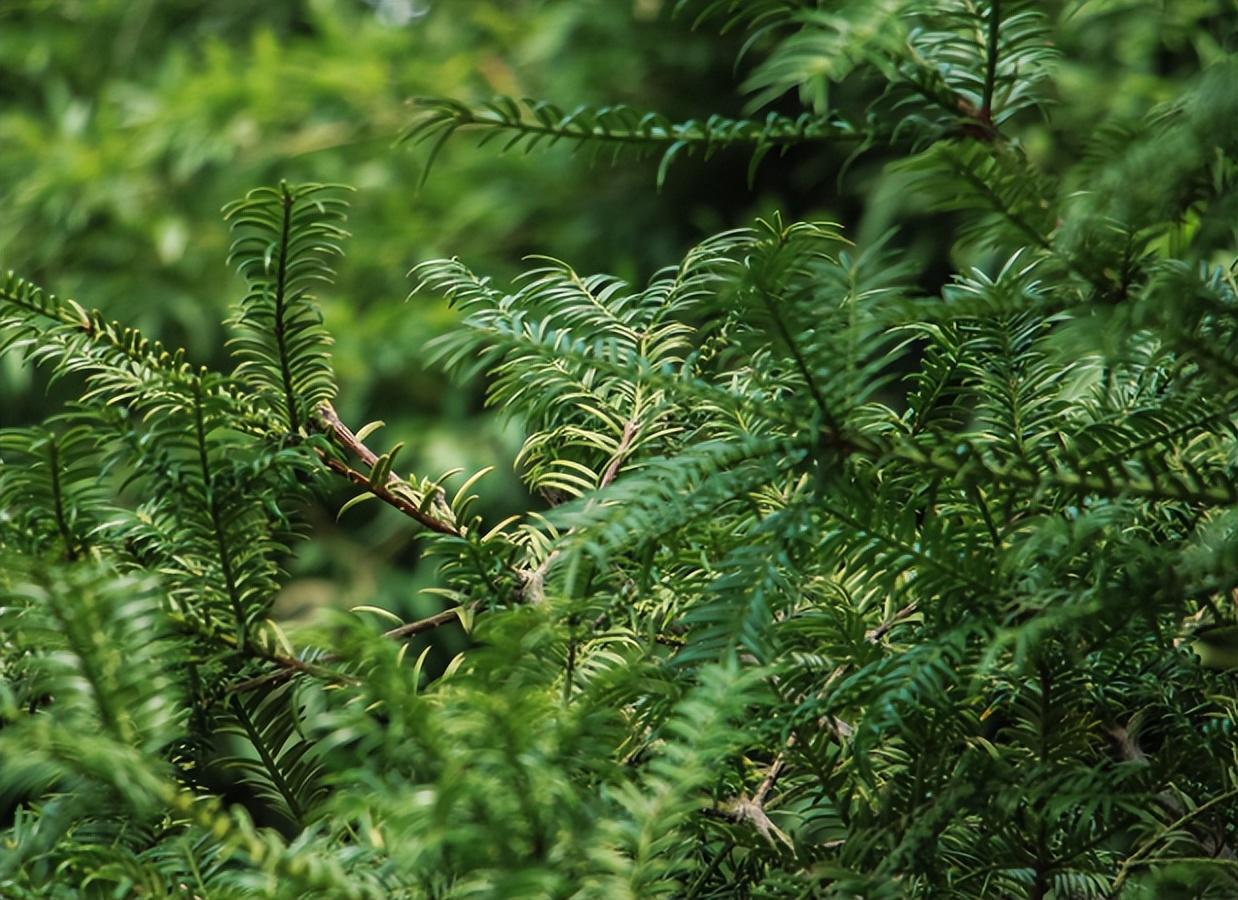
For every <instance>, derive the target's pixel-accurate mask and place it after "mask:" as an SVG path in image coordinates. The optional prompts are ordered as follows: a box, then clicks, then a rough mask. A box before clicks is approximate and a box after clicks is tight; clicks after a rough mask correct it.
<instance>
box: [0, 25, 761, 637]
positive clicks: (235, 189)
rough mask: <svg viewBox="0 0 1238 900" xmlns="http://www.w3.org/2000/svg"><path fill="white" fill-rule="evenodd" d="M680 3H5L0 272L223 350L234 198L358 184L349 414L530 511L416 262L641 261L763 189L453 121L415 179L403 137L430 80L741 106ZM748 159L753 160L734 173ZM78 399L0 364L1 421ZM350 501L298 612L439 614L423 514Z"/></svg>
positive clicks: (708, 226) (339, 297)
mask: <svg viewBox="0 0 1238 900" xmlns="http://www.w3.org/2000/svg"><path fill="white" fill-rule="evenodd" d="M667 13H668V10H666V9H664V8H663V4H661V3H659V2H657V0H635V2H632V0H620V2H615V0H599V2H588V0H584V2H570V3H540V2H530V0H504V2H501V3H498V2H473V0H451V2H429V0H268V2H264V3H253V2H251V0H212V2H210V3H202V2H198V0H193V2H191V0H50V2H38V0H5V2H4V3H3V4H0V205H2V208H3V214H2V215H0V268H4V269H13V270H15V271H17V272H19V273H21V274H22V275H23V276H24V277H27V278H29V279H31V280H33V281H35V282H36V283H39V284H42V285H43V286H45V287H46V288H47V289H49V290H52V291H54V292H55V293H57V294H61V295H66V296H71V297H73V298H75V299H77V300H78V301H79V302H81V303H83V304H85V305H87V306H94V307H98V308H100V309H102V310H103V311H104V312H105V314H106V315H107V316H108V317H109V318H113V319H117V320H119V321H121V322H123V323H125V324H127V325H134V326H136V327H138V328H140V329H141V330H142V331H143V332H144V333H145V334H147V335H148V336H150V337H153V338H158V339H160V340H162V341H164V342H165V343H166V344H168V345H171V346H184V347H186V348H187V349H188V351H189V353H190V356H191V358H192V359H194V360H195V361H198V362H202V363H206V364H209V365H212V366H215V367H219V368H225V369H226V368H228V367H229V365H230V363H229V361H228V351H227V348H226V346H225V341H226V337H227V335H226V332H225V329H224V327H223V325H222V320H223V319H224V318H225V317H226V316H227V314H228V310H229V307H230V305H231V304H232V303H233V302H234V301H235V300H237V299H238V298H239V297H240V295H241V293H242V290H241V284H240V281H239V279H238V278H237V277H236V276H235V275H234V274H233V273H232V272H231V271H230V270H229V268H228V267H227V265H226V264H225V257H226V253H227V246H228V240H229V238H228V234H227V230H226V228H225V226H224V225H223V223H222V221H221V218H220V213H219V211H220V207H222V206H223V205H224V204H225V203H226V202H228V201H229V200H231V199H234V198H236V197H239V196H241V195H243V194H244V193H245V192H246V191H247V190H249V189H250V188H252V187H255V186H258V185H263V184H274V183H276V182H278V181H279V180H280V179H286V180H288V181H291V182H299V181H328V182H343V183H346V184H350V185H353V186H354V187H356V188H357V190H356V193H355V194H353V195H352V197H351V201H352V211H351V217H350V222H349V228H350V230H351V232H352V234H353V237H352V239H351V240H350V241H349V243H348V245H347V247H346V253H347V255H346V258H345V259H344V260H343V261H342V263H341V264H340V266H339V277H338V280H337V283H336V285H335V286H334V287H333V288H330V289H326V290H323V291H322V292H321V297H320V300H321V303H322V306H323V310H324V314H325V318H326V323H327V326H328V328H329V329H330V330H331V332H332V333H333V334H334V335H335V338H336V345H335V353H334V361H335V365H336V368H337V373H338V379H339V386H340V396H339V401H338V404H337V405H338V407H339V409H340V412H341V414H342V415H343V417H344V418H345V420H346V421H349V422H351V423H353V424H354V427H358V426H359V425H360V424H362V423H364V422H366V421H369V420H371V419H380V418H381V419H383V420H384V421H386V423H387V427H386V428H385V429H384V430H382V431H380V432H379V433H378V434H377V435H376V436H375V438H374V439H373V443H374V444H375V445H376V446H378V447H380V448H386V447H389V446H390V445H391V444H392V443H394V442H395V441H397V440H399V441H404V442H405V444H406V449H405V450H404V452H403V453H402V455H401V459H400V463H399V467H400V468H401V469H412V470H414V471H416V472H418V473H419V474H433V475H437V474H438V473H440V472H442V471H444V470H446V469H449V468H454V467H462V468H464V469H467V470H474V469H477V468H480V467H483V466H486V465H495V466H496V469H495V472H494V473H493V474H491V475H490V476H489V477H488V478H487V479H486V480H485V482H483V490H482V493H483V495H484V496H485V498H486V507H485V509H484V510H483V511H484V512H485V513H486V514H487V516H488V517H497V516H499V515H502V514H506V513H509V512H512V511H515V510H517V509H523V508H524V507H525V506H526V503H527V500H528V498H526V497H525V496H524V494H523V490H522V488H521V486H520V482H519V478H518V476H517V473H515V471H514V470H513V467H512V465H511V460H512V458H513V457H514V456H515V453H516V450H517V449H518V446H519V438H520V435H519V428H518V426H513V424H512V423H506V422H504V421H503V420H502V418H501V417H500V416H498V415H497V414H495V413H492V412H488V411H485V410H484V409H483V402H482V390H481V386H480V385H471V386H460V385H453V384H449V383H447V382H446V381H445V380H444V378H443V377H442V376H441V374H440V373H438V372H436V371H434V370H432V369H430V368H427V367H426V366H425V364H424V360H425V353H424V352H423V347H424V345H425V343H426V342H427V340H429V339H430V338H432V337H433V336H435V335H436V334H439V333H441V332H442V331H443V329H445V328H447V327H450V325H451V323H452V322H453V320H454V318H455V314H454V313H453V312H452V311H450V310H449V309H448V308H447V307H446V305H445V304H444V303H443V302H442V301H441V299H438V298H434V297H426V296H420V295H419V296H417V297H415V298H413V299H412V300H411V301H410V302H407V303H406V302H405V298H406V296H407V295H408V293H409V290H410V288H411V287H412V285H411V283H410V281H409V280H408V278H407V273H408V270H409V269H410V268H411V267H412V266H413V265H415V264H416V263H417V262H420V261H422V260H424V259H427V258H431V257H435V256H449V255H456V256H460V257H462V258H466V259H468V261H469V263H470V265H473V266H474V267H476V269H477V270H478V271H481V272H486V273H488V274H492V275H494V276H495V277H496V278H498V279H504V278H507V277H510V276H511V275H513V274H515V273H516V272H518V271H519V269H520V267H521V258H522V257H523V256H525V255H526V254H529V253H535V252H536V253H546V254H549V255H553V256H556V257H560V258H563V259H566V260H569V261H571V262H572V263H573V264H574V265H576V266H578V267H579V268H581V269H584V270H595V269H600V268H605V269H607V270H609V271H615V272H618V273H619V274H622V275H624V276H626V277H630V278H636V279H641V278H644V277H646V276H648V274H649V273H651V272H652V271H653V270H654V269H656V268H658V267H660V266H662V265H665V264H667V263H669V262H673V261H674V260H675V259H676V258H677V257H678V255H679V254H680V253H681V252H682V250H683V249H684V248H685V247H687V246H689V245H690V244H691V243H692V242H693V241H694V240H696V239H697V238H699V237H700V236H702V235H703V234H707V233H709V232H710V231H712V230H715V229H717V228H719V227H722V226H724V225H725V224H726V223H727V222H729V221H730V220H731V219H732V218H733V216H732V210H730V209H729V208H728V206H729V205H731V204H734V203H737V202H739V203H742V204H746V203H747V202H748V200H747V198H746V196H744V195H743V192H742V191H741V194H740V195H739V199H737V198H736V197H735V196H732V195H728V194H726V192H720V191H718V189H717V185H718V184H719V183H726V182H728V181H735V182H736V183H737V184H738V185H739V186H740V187H741V188H742V184H743V179H742V169H743V165H744V160H743V159H742V158H736V159H734V160H720V161H719V166H718V167H712V168H704V169H701V168H699V167H698V168H696V169H689V168H686V167H685V169H684V170H683V175H684V177H682V178H678V179H675V180H674V181H673V182H672V184H671V185H669V186H668V187H667V189H666V190H665V191H664V192H663V193H662V194H661V195H658V194H657V193H656V192H655V191H654V188H653V184H654V177H653V175H654V171H655V168H656V160H650V161H642V162H631V163H627V164H625V165H622V166H618V167H607V166H605V165H604V164H597V165H592V164H591V163H590V160H589V159H588V158H587V157H585V156H583V155H581V156H577V155H574V154H572V153H571V152H570V150H569V148H567V147H563V148H556V149H555V150H553V151H550V152H546V153H539V154H535V155H534V156H532V157H524V156H518V155H510V156H503V155H500V154H498V153H497V152H496V148H495V147H493V146H490V147H485V148H481V149H478V148H475V147H473V146H472V144H471V143H470V142H469V141H466V140H458V141H455V142H452V144H450V145H449V146H448V147H447V148H446V150H445V152H444V153H443V154H441V155H440V157H439V158H438V160H437V162H436V165H435V170H434V172H433V175H432V177H431V178H430V179H429V180H428V181H427V182H426V184H425V185H424V187H419V183H420V182H421V179H422V175H423V172H422V166H423V164H424V161H425V154H424V153H423V152H419V151H417V150H414V149H410V148H409V147H406V146H397V145H396V141H397V138H398V137H399V135H400V133H401V131H402V130H403V129H404V128H405V126H406V125H407V124H408V123H409V121H410V119H411V117H412V116H413V115H414V113H415V110H414V108H413V106H412V101H413V99H414V98H417V97H421V96H450V97H457V98H461V99H466V100H480V99H488V98H490V97H491V96H493V95H496V94H509V95H515V96H526V95H527V96H537V97H547V98H555V99H557V100H559V101H560V102H562V103H564V104H565V105H572V104H575V103H578V102H593V103H604V102H614V101H620V102H629V103H632V104H634V105H639V106H642V107H649V108H654V109H661V110H664V111H666V112H667V113H669V114H671V115H681V116H688V115H692V114H693V113H696V112H698V111H700V110H710V109H713V108H724V109H725V108H727V107H728V106H730V107H734V106H735V105H736V104H737V102H738V101H737V100H736V99H735V95H734V91H733V88H732V85H733V79H732V76H731V65H732V63H733V59H734V47H733V46H731V45H730V44H728V42H726V41H723V42H721V43H720V42H719V41H717V39H716V38H714V37H711V36H710V35H708V34H696V33H693V32H691V31H690V29H689V24H690V23H689V22H686V21H678V20H671V19H670V17H669V16H668V14H667ZM668 28H670V29H671V33H670V34H668V33H667V29H668ZM728 166H729V167H734V168H736V169H737V171H738V172H739V173H741V174H740V175H739V177H738V178H735V179H731V178H729V177H724V176H720V172H722V170H723V168H725V167H728ZM668 209H669V210H671V212H670V214H668ZM71 394H72V390H71V388H70V387H68V386H66V387H65V389H64V391H63V392H62V391H61V390H60V389H59V388H58V386H56V385H51V386H49V385H48V384H47V382H46V379H45V378H43V377H42V376H41V375H40V373H38V372H36V371H34V370H32V369H31V368H29V367H27V366H25V365H24V364H23V363H22V362H21V361H20V359H19V358H18V357H17V356H16V355H13V354H9V355H7V356H6V357H4V358H3V359H2V360H0V426H8V425H20V424H27V423H30V422H34V421H39V420H42V419H43V418H45V417H46V416H47V415H49V414H51V413H53V412H55V410H56V409H58V408H59V407H60V405H61V403H62V402H63V399H64V398H65V397H68V396H71ZM333 487H335V486H333ZM347 495H348V489H347V487H346V486H343V487H340V488H339V489H338V491H337V493H335V494H334V495H333V496H330V497H326V498H324V501H323V504H322V506H321V508H320V509H317V510H314V511H312V516H313V519H314V528H313V533H314V539H313V540H312V541H310V542H308V543H305V544H302V545H301V546H300V547H298V549H297V552H296V557H295V558H294V559H292V560H290V561H289V567H290V570H291V574H292V576H293V578H292V581H291V583H290V585H289V588H288V590H287V591H286V595H285V596H284V597H281V598H280V603H279V606H278V607H277V609H278V611H279V613H280V614H281V615H283V616H285V617H296V616H297V615H298V614H300V613H302V612H304V611H305V610H306V609H307V608H313V607H314V606H316V605H318V604H320V603H322V602H332V603H336V604H340V605H352V604H356V603H367V604H375V605H380V606H385V607H388V608H390V609H393V610H395V611H396V612H397V613H398V614H400V615H402V616H416V615H419V614H423V613H425V612H427V611H430V610H431V609H433V608H434V601H433V600H431V599H430V598H419V597H418V588H419V587H421V586H423V585H424V584H426V583H427V582H428V580H429V578H430V573H429V572H428V571H426V570H425V568H424V567H421V568H418V566H417V559H418V554H417V546H416V545H417V534H416V530H415V527H413V526H412V524H411V523H408V522H407V521H406V520H402V519H401V518H400V517H399V516H398V514H395V513H392V512H390V511H387V510H382V509H379V508H378V505H365V506H362V507H359V508H357V509H356V510H353V511H350V512H348V513H347V514H346V515H345V517H344V518H343V519H342V520H341V521H340V522H336V521H335V520H334V514H333V512H332V511H333V510H334V509H337V508H338V506H339V504H340V503H341V502H342V501H343V499H344V498H345V497H346V496H347ZM534 502H536V501H534ZM410 572H412V573H413V574H412V577H410V574H409V573H410Z"/></svg>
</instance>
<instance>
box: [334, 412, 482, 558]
mask: <svg viewBox="0 0 1238 900" xmlns="http://www.w3.org/2000/svg"><path fill="white" fill-rule="evenodd" d="M318 419H319V423H320V424H321V425H322V427H323V430H324V431H326V432H327V434H328V435H329V436H330V437H331V439H332V441H333V442H334V443H335V445H336V446H337V447H340V448H341V449H343V450H346V451H348V452H349V453H351V454H352V455H353V456H355V457H357V459H359V460H360V461H361V462H362V463H363V464H365V465H366V466H368V467H370V468H371V469H372V468H374V466H375V465H376V464H377V463H378V455H377V454H376V453H375V452H374V451H373V450H371V449H370V448H369V447H367V446H366V445H365V444H363V443H361V441H359V440H357V435H356V434H354V433H353V430H352V429H351V428H349V427H348V426H347V425H345V424H344V423H343V422H342V421H340V417H339V415H337V414H336V412H335V408H334V407H333V406H332V405H331V404H330V403H327V402H325V401H324V402H322V403H320V404H319V405H318ZM318 455H319V457H320V458H321V459H322V461H323V464H324V465H326V467H327V468H328V469H330V470H331V471H332V472H335V473H336V474H337V475H342V476H343V477H344V478H347V479H348V480H349V481H351V482H352V483H353V484H355V485H357V486H358V487H360V488H364V489H365V490H367V491H369V492H370V493H371V494H373V495H374V496H375V497H377V498H378V499H379V500H382V501H383V502H384V503H386V504H388V505H389V506H393V507H395V508H396V509H398V510H399V511H400V512H402V513H404V515H406V516H408V517H409V518H410V519H413V520H414V521H416V522H418V523H419V524H421V525H422V526H424V527H426V528H428V529H430V530H431V531H436V532H438V533H439V534H449V535H451V536H452V537H461V536H462V533H461V531H460V529H459V528H458V527H457V526H456V525H453V524H452V523H450V522H446V521H444V520H443V519H440V518H438V517H437V516H433V515H431V514H430V513H427V512H425V511H424V510H423V509H421V507H420V506H419V505H418V504H416V503H414V502H413V501H412V500H410V499H409V498H408V497H406V496H404V492H405V491H407V490H409V487H408V485H407V484H406V483H405V482H404V481H403V480H402V479H400V478H398V477H396V476H395V475H388V476H387V481H386V483H384V484H378V483H377V482H375V481H374V480H373V479H371V478H370V477H369V476H368V475H366V474H365V473H363V472H358V471H357V470H356V469H354V468H352V467H351V466H349V465H348V464H346V463H343V462H341V461H340V460H338V459H335V458H334V457H332V456H330V455H328V454H326V453H321V452H320V453H319V454H318Z"/></svg>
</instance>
